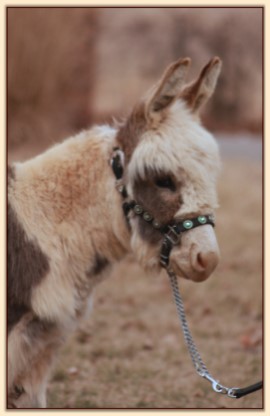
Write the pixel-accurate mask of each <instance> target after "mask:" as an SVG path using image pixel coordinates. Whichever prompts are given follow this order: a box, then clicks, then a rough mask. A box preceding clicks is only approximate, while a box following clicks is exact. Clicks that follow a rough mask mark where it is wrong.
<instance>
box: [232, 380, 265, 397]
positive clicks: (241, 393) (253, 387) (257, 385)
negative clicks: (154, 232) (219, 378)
mask: <svg viewBox="0 0 270 416" xmlns="http://www.w3.org/2000/svg"><path fill="white" fill-rule="evenodd" d="M262 388H263V382H262V381H259V382H258V383H255V384H251V385H250V386H248V387H244V388H242V389H237V390H236V391H235V393H234V394H235V396H236V399H240V397H243V396H246V395H247V394H250V393H254V392H255V391H257V390H260V389H262Z"/></svg>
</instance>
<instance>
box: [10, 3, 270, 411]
mask: <svg viewBox="0 0 270 416" xmlns="http://www.w3.org/2000/svg"><path fill="white" fill-rule="evenodd" d="M7 33H8V37H7V63H8V66H7V75H8V78H7V81H8V87H7V106H8V142H7V145H8V160H9V161H14V160H24V159H26V158H29V157H32V156H34V155H35V154H37V153H39V152H41V151H43V150H44V149H46V148H47V147H49V146H50V145H52V144H53V143H56V142H58V141H60V140H62V139H64V138H65V137H66V136H68V135H71V134H74V133H76V132H78V131H79V130H82V129H85V128H88V127H90V126H91V124H93V123H101V122H112V120H113V117H115V118H122V117H124V116H125V115H127V114H128V112H129V109H130V108H131V107H132V105H133V104H134V103H135V102H136V101H137V100H138V99H139V98H140V97H141V95H143V94H144V93H145V91H146V90H147V89H148V88H149V87H151V86H152V84H153V83H154V82H156V80H158V79H159V77H160V75H161V73H162V72H163V71H164V69H165V67H166V66H167V65H168V64H169V63H170V62H171V61H173V60H176V59H178V58H179V57H185V56H189V57H191V59H192V67H191V70H190V78H189V79H190V80H191V79H192V78H193V77H196V76H197V75H198V73H199V71H200V70H201V68H202V67H203V66H204V65H205V64H206V62H208V61H209V59H211V58H212V57H213V56H215V55H217V56H220V57H221V59H222V61H223V69H222V73H221V76H220V79H219V82H218V86H217V90H216V93H215V95H214V96H213V98H212V99H211V100H210V102H209V104H208V105H207V106H206V108H205V111H204V113H203V117H202V119H203V123H204V124H205V125H206V127H208V128H209V129H210V130H211V131H213V132H214V133H215V136H216V137H217V140H218V142H219V145H220V149H221V156H222V160H223V171H222V174H221V177H220V181H219V196H220V209H219V210H218V213H217V218H218V223H217V227H216V231H217V235H218V239H219V243H220V248H221V261H220V265H219V266H218V268H217V270H216V271H215V273H214V274H213V276H212V277H211V278H210V279H209V280H208V281H207V282H204V283H203V284H201V285H194V284H192V283H190V282H183V283H182V287H183V292H184V298H185V299H186V301H185V304H186V309H187V314H188V318H189V319H190V322H191V327H192V330H193V333H194V337H195V339H196V341H197V342H198V344H199V346H200V348H199V349H200V350H202V351H201V353H202V356H203V358H204V359H205V361H206V363H207V366H209V367H210V371H211V372H212V373H213V374H214V375H216V376H217V377H218V378H220V379H221V382H222V383H223V384H228V385H240V386H243V385H246V384H249V383H253V382H255V381H257V379H259V378H260V377H261V372H262V365H261V361H262V351H261V349H262V93H263V91H262V62H263V61H262V60H263V56H262V53H263V9H262V8H259V7H253V8H244V7H235V8H222V7H219V8H209V7H207V8H191V7H186V8H183V7H182V8H181V7H179V8H158V7H155V8H139V7H138V8H83V7H82V8H57V7H54V8H50V7H47V8H42V7H39V8H32V7H29V8H19V7H16V8H11V7H9V8H7ZM119 288H121V290H119ZM108 316H109V317H110V318H108ZM49 405H50V406H51V407H82V408H87V407H88V408H190V407H192V408H211V407H213V408H232V407H233V408H237V407H239V408H243V407H244V408H261V406H262V395H261V392H257V393H255V394H253V395H251V396H247V397H246V398H244V399H241V400H240V401H232V400H228V399H226V398H224V397H223V396H221V397H220V396H216V395H215V394H214V393H212V392H211V391H210V387H209V385H208V383H206V382H204V381H202V380H201V379H199V380H198V379H197V377H196V375H195V372H194V371H193V368H192V365H191V362H190V359H189V357H188V355H187V351H186V348H185V345H184V342H183V339H182V336H181V333H180V331H179V327H178V322H177V317H176V313H175V310H174V305H173V303H172V300H171V295H170V288H169V285H168V282H167V280H166V277H165V276H164V275H161V276H151V275H150V276H146V275H145V273H144V272H143V271H142V270H141V269H140V268H139V267H138V266H137V265H136V264H135V263H134V262H133V259H132V258H129V259H128V260H126V261H124V262H123V263H122V264H121V265H120V266H119V267H118V268H117V269H116V270H115V273H114V276H113V277H112V279H109V280H108V281H106V282H104V283H103V284H102V285H101V286H100V288H98V289H97V293H96V298H95V307H94V313H93V315H92V316H91V318H90V320H89V321H87V322H86V323H84V324H83V325H82V327H81V328H80V329H79V331H77V333H76V334H74V336H73V338H72V339H71V341H70V342H69V344H68V345H67V346H66V348H65V349H64V351H63V354H61V357H60V358H59V361H58V365H57V368H56V370H55V372H54V375H53V378H52V381H51V383H50V386H49Z"/></svg>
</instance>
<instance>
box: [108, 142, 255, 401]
mask: <svg viewBox="0 0 270 416" xmlns="http://www.w3.org/2000/svg"><path fill="white" fill-rule="evenodd" d="M110 162H111V166H112V170H113V173H114V175H115V178H116V189H117V190H118V192H119V193H120V194H121V195H122V198H123V200H125V201H124V202H123V204H122V207H123V212H124V215H125V217H126V221H127V223H128V225H129V226H130V224H129V213H130V211H133V213H134V214H135V215H136V216H139V217H140V218H142V219H143V220H144V221H145V222H146V223H148V225H149V226H152V227H153V228H154V229H156V230H157V231H159V232H160V233H161V234H162V235H163V240H162V245H161V250H160V264H161V266H162V267H164V268H165V269H166V271H167V273H168V276H169V278H170V282H171V286H172V291H173V295H174V300H175V304H176V308H177V312H178V315H179V318H180V321H181V326H182V330H183V334H184V338H185V341H186V344H187V347H188V350H189V353H190V356H191V360H192V362H193V365H194V367H195V370H196V371H197V374H199V375H200V376H201V377H203V378H205V379H206V380H208V381H209V382H210V383H211V384H212V389H213V390H214V391H215V392H216V393H221V394H226V395H227V396H228V397H231V398H234V399H239V398H240V397H243V396H245V395H247V394H250V393H253V392H255V391H257V390H260V389H261V388H262V387H263V382H262V381H260V382H258V383H255V384H252V385H250V386H248V387H245V388H238V387H232V388H230V387H225V386H223V385H222V384H220V383H219V381H218V380H216V379H215V378H214V377H213V376H212V375H211V374H210V372H209V371H208V369H207V367H206V365H205V364H204V362H203V360H202V358H201V356H200V354H199V352H198V350H197V347H196V345H195V342H194V340H193V338H192V335H191V333H190V330H189V326H188V323H187V320H186V315H185V310H184V304H183V300H182V297H181V295H180V292H179V287H178V282H177V276H176V274H175V273H174V271H173V270H172V269H171V268H170V267H169V258H170V253H171V250H172V248H173V246H176V245H178V244H180V243H181V234H182V233H184V232H186V231H189V230H192V229H193V228H196V227H199V226H202V225H205V224H210V225H212V226H213V227H214V226H215V223H214V216H213V215H212V214H210V215H199V216H197V217H192V218H187V219H184V220H183V221H173V222H170V223H168V224H166V225H162V224H161V223H160V222H159V221H157V220H156V219H155V218H154V217H153V215H152V214H151V213H150V212H148V211H146V210H145V209H144V208H143V207H142V205H140V204H137V202H136V201H134V200H131V201H128V200H126V199H127V198H128V193H127V190H126V187H125V185H124V183H123V181H122V178H123V173H124V153H123V151H122V150H121V149H120V148H119V147H114V148H113V155H112V158H111V161H110Z"/></svg>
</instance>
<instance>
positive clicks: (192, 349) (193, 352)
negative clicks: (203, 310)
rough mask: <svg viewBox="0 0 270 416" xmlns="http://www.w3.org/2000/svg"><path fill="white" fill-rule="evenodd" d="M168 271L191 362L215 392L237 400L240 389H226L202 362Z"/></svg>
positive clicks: (176, 286) (173, 275)
mask: <svg viewBox="0 0 270 416" xmlns="http://www.w3.org/2000/svg"><path fill="white" fill-rule="evenodd" d="M166 270H167V273H168V275H169V278H170V282H171V286H172V291H173V296H174V300H175V304H176V308H177V311H178V315H179V318H180V322H181V326H182V330H183V334H184V338H185V342H186V344H187V347H188V351H189V354H190V357H191V360H192V362H193V365H194V367H195V370H196V371H197V373H198V374H199V375H200V376H201V377H203V378H205V379H207V380H208V381H210V383H211V384H212V389H213V390H214V391H215V392H217V393H220V394H227V396H229V397H232V398H237V395H236V392H237V390H238V388H236V387H235V388H229V387H225V386H223V385H222V384H220V383H219V381H218V380H216V379H215V378H214V377H213V376H212V375H211V374H210V372H209V371H208V369H207V367H206V365H205V364H204V362H203V360H202V358H201V356H200V354H199V352H198V350H197V347H196V345H195V342H194V340H193V338H192V335H191V333H190V330H189V326H188V323H187V320H186V314H185V309H184V304H183V300H182V297H181V295H180V292H179V287H178V282H177V277H176V275H175V273H174V272H173V271H172V270H171V269H169V268H167V269H166Z"/></svg>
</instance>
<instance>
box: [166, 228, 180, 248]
mask: <svg viewBox="0 0 270 416" xmlns="http://www.w3.org/2000/svg"><path fill="white" fill-rule="evenodd" d="M168 229H169V231H168V232H167V233H166V238H168V239H169V240H170V242H171V243H172V245H174V246H176V245H177V244H179V243H180V240H181V234H178V233H177V232H176V230H175V229H174V228H173V227H172V226H170V225H169V226H168Z"/></svg>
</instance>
